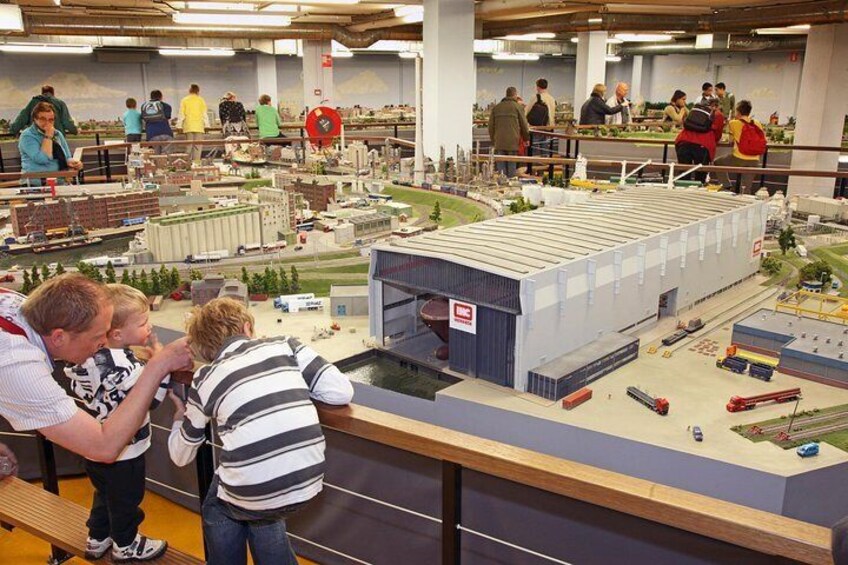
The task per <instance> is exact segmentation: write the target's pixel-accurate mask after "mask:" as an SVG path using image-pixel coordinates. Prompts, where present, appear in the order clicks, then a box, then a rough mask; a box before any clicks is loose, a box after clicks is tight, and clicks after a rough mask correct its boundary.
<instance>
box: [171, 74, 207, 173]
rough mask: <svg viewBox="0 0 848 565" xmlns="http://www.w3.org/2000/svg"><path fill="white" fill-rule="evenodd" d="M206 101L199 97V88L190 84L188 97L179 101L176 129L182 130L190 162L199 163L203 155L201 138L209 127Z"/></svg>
mask: <svg viewBox="0 0 848 565" xmlns="http://www.w3.org/2000/svg"><path fill="white" fill-rule="evenodd" d="M206 110H207V109H206V100H204V99H203V98H202V97H201V96H200V87H199V86H198V85H196V84H192V85H191V86H189V88H188V96H186V97H185V98H183V99H182V100H180V113H179V117H178V118H177V127H178V128H181V129H182V130H183V133H184V134H185V137H186V140H187V141H190V142H191V143H189V144H188V147H187V148H186V152H187V153H188V157H189V159H190V160H191V161H193V162H195V163H199V162H200V157H201V156H202V154H203V144H202V143H200V142H201V141H203V136H204V135H205V134H206V128H208V127H209V115H208V114H207V113H206Z"/></svg>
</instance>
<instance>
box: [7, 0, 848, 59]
mask: <svg viewBox="0 0 848 565" xmlns="http://www.w3.org/2000/svg"><path fill="white" fill-rule="evenodd" d="M3 3H4V2H3V1H2V0H0V6H2V4H3ZM14 3H15V4H17V5H18V6H20V8H21V12H22V14H23V30H22V31H6V32H3V31H0V35H2V36H3V38H0V42H3V41H4V40H5V41H6V42H11V41H26V40H27V39H28V38H29V39H30V40H44V38H54V40H57V39H55V38H60V37H67V36H87V37H101V38H102V37H130V38H132V37H138V38H156V37H161V38H171V39H172V40H173V38H183V39H184V40H186V41H188V40H191V39H193V38H194V39H198V38H207V39H215V38H218V39H228V40H233V41H243V42H247V43H244V45H245V46H246V47H245V48H248V49H249V48H251V47H250V42H251V41H252V40H256V41H260V40H276V39H323V40H326V39H334V40H335V41H337V42H338V43H340V44H342V45H344V46H346V47H348V48H365V47H368V46H369V45H372V44H374V43H375V42H376V41H378V40H396V41H420V40H421V27H422V24H421V20H422V18H423V6H422V2H421V0H392V1H389V0H386V1H382V0H363V1H359V0H335V1H333V0H312V1H311V2H309V1H307V2H297V1H294V0H206V1H198V2H195V1H191V0H184V1H177V0H17V1H16V2H14ZM475 10H476V20H477V31H476V34H477V38H478V39H501V38H504V37H506V36H516V35H518V36H524V38H528V37H529V38H531V39H535V40H547V41H553V42H560V43H561V42H568V41H569V40H571V39H572V38H573V37H574V36H575V34H576V33H578V32H583V31H593V30H597V31H601V30H606V31H609V32H611V33H624V32H638V33H643V34H644V33H646V32H665V33H668V32H672V31H673V32H674V33H675V37H674V38H673V40H674V41H676V42H686V41H688V42H692V41H694V38H695V36H696V35H697V34H708V33H723V34H735V35H734V36H735V37H738V36H739V35H742V36H746V35H751V34H753V33H755V30H758V29H760V28H786V27H787V26H796V27H794V28H790V29H789V31H788V33H790V34H791V33H792V32H793V31H794V32H796V33H797V34H799V35H802V34H804V33H805V27H804V26H806V27H807V28H808V27H809V25H811V24H812V25H815V24H823V23H832V22H843V21H846V17H847V16H846V13H848V0H814V1H807V2H799V1H798V0H707V1H706V3H705V4H687V5H680V4H677V5H674V4H673V3H671V2H670V0H623V1H622V2H618V3H611V2H597V1H592V0H589V1H583V2H562V1H552V0H482V1H477V2H475ZM799 24H803V25H801V26H799ZM508 39H513V40H516V39H517V40H520V39H522V37H518V38H515V37H510V38H508ZM729 42H730V40H729V39H728V44H729ZM104 44H105V42H104ZM128 46H131V47H132V46H143V44H141V43H137V44H128Z"/></svg>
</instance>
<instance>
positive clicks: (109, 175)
mask: <svg viewBox="0 0 848 565" xmlns="http://www.w3.org/2000/svg"><path fill="white" fill-rule="evenodd" d="M104 154H105V161H106V182H112V165H111V163H110V162H109V148H108V147H107V148H106V151H105V152H104Z"/></svg>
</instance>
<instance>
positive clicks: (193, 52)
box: [159, 47, 236, 57]
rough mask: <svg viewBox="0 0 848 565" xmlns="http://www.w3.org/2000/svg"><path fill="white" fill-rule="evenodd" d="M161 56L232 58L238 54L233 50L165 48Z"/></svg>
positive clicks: (160, 51) (162, 49)
mask: <svg viewBox="0 0 848 565" xmlns="http://www.w3.org/2000/svg"><path fill="white" fill-rule="evenodd" d="M159 54H160V55H165V56H176V57H232V56H233V55H235V54H236V52H235V51H233V50H232V49H182V48H180V47H163V48H161V49H160V50H159Z"/></svg>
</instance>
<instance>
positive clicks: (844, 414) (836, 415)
mask: <svg viewBox="0 0 848 565" xmlns="http://www.w3.org/2000/svg"><path fill="white" fill-rule="evenodd" d="M839 419H846V422H848V409H846V410H840V411H839V412H831V413H830V414H825V415H823V416H816V417H813V418H807V419H805V420H801V421H797V420H796V421H795V422H793V428H792V429H791V430H788V431H787V433H792V431H794V430H797V429H798V428H799V427H803V428H806V426H808V425H809V424H817V423H821V422H828V421H830V420H839ZM785 427H786V424H772V425H771V426H766V427H760V429H761V430H762V431H763V433H764V434H768V433H771V432H780V431H785ZM817 429H818V428H817ZM801 431H804V430H801Z"/></svg>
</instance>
